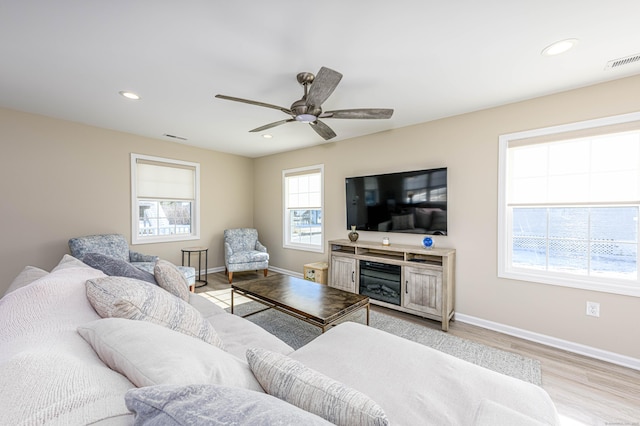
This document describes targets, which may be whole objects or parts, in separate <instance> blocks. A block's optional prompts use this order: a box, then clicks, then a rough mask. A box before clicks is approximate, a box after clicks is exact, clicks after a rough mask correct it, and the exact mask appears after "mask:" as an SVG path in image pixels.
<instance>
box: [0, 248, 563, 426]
mask: <svg viewBox="0 0 640 426" xmlns="http://www.w3.org/2000/svg"><path fill="white" fill-rule="evenodd" d="M185 297H186V300H183V299H180V298H179V297H178V296H174V295H172V294H171V293H169V291H165V290H163V288H161V287H159V286H156V285H154V284H150V283H148V282H142V281H137V280H133V279H131V278H122V277H107V276H105V274H103V273H102V272H101V271H98V270H96V269H93V268H90V267H88V266H87V265H85V264H83V263H82V262H80V261H78V260H77V259H74V258H72V257H71V256H65V257H64V258H63V259H62V260H61V261H60V263H59V264H58V266H56V267H55V268H54V269H53V270H52V271H51V272H47V271H43V270H41V269H39V268H35V267H25V269H24V270H23V272H22V273H21V274H20V275H19V276H18V277H16V279H15V280H14V282H13V283H12V284H11V286H10V287H9V291H8V293H7V294H5V295H4V296H3V297H2V299H0V324H2V325H3V327H2V328H1V329H0V377H2V383H3V385H2V387H1V388H0V412H2V422H4V423H5V424H12V425H18V424H24V425H35V424H54V425H76V424H78V425H79V424H100V425H131V424H133V422H134V420H135V419H136V416H137V418H138V420H141V419H142V418H143V417H146V418H147V419H148V420H149V419H154V420H153V421H156V422H157V423H155V424H178V420H179V421H181V422H183V423H180V424H187V423H188V422H192V423H190V424H233V425H243V424H251V425H253V424H273V423H275V422H278V423H279V424H328V423H327V420H330V421H331V422H334V423H336V424H349V425H358V424H376V425H385V424H392V425H413V424H420V425H423V424H433V425H438V426H442V425H491V426H496V425H556V424H558V417H557V413H556V410H555V407H554V405H553V403H552V402H551V400H550V398H549V396H548V395H547V393H546V392H545V391H544V390H543V389H541V388H540V387H538V386H535V385H532V384H530V383H526V382H523V381H520V380H517V379H514V378H511V377H508V376H504V375H501V374H499V373H496V372H493V371H489V370H486V369H484V368H482V367H478V366H476V365H473V364H470V363H467V362H465V361H462V360H460V359H457V358H454V357H452V356H449V355H446V354H443V353H441V352H438V351H436V350H434V349H431V348H429V347H426V346H422V345H419V344H417V343H414V342H410V341H408V340H404V339H402V338H399V337H396V336H393V335H391V334H387V333H385V332H382V331H379V330H377V329H374V328H371V327H367V326H365V325H362V324H357V323H345V324H342V325H339V326H337V327H335V328H333V329H331V330H329V331H328V332H326V333H325V334H323V335H322V336H320V337H318V338H317V339H315V340H314V341H312V342H311V343H309V344H307V345H305V346H303V347H302V348H300V349H298V350H296V351H293V350H292V348H291V347H289V346H288V345H287V344H285V343H284V342H282V341H281V340H279V339H277V338H276V337H275V336H273V335H271V334H269V333H267V332H266V331H265V330H263V329H262V328H260V327H258V326H256V325H255V324H253V323H251V322H249V321H247V320H245V319H243V318H240V317H238V316H236V315H231V314H229V313H227V312H226V311H225V310H223V309H222V308H220V307H218V306H216V305H215V304H213V303H211V302H210V301H208V300H207V299H205V298H204V297H201V296H199V295H196V294H193V293H187V294H186V296H185ZM118 310H119V313H118V312H116V311H118ZM98 312H100V313H101V314H99V313H98ZM109 312H110V313H111V314H108V313H109ZM101 315H102V316H105V317H104V318H102V316H101ZM125 316H129V317H130V318H134V319H130V318H125ZM265 391H267V392H265ZM134 413H135V414H134ZM274 416H275V417H274ZM150 421H151V420H150Z"/></svg>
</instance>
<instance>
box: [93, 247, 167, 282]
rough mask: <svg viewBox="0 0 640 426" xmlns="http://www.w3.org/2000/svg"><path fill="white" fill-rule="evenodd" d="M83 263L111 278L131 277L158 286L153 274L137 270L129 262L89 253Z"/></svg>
mask: <svg viewBox="0 0 640 426" xmlns="http://www.w3.org/2000/svg"><path fill="white" fill-rule="evenodd" d="M82 261H83V262H84V263H86V264H87V265H89V266H91V267H92V268H95V269H98V270H100V271H102V272H104V273H105V274H107V275H109V276H116V277H129V278H135V279H138V280H142V281H147V282H150V283H152V284H157V283H156V280H155V278H154V277H153V275H152V274H150V273H148V272H146V271H143V270H141V269H138V268H136V267H135V266H133V265H132V264H130V263H129V262H127V261H124V260H121V259H116V258H115V257H111V256H106V255H104V254H101V253H87V254H86V255H85V256H84V257H83V258H82Z"/></svg>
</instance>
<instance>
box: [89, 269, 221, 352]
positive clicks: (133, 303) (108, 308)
mask: <svg viewBox="0 0 640 426" xmlns="http://www.w3.org/2000/svg"><path fill="white" fill-rule="evenodd" d="M86 287H87V298H88V299H89V302H90V303H91V305H92V306H93V308H94V309H95V310H96V312H97V313H98V315H100V316H101V317H103V318H110V317H115V318H126V319H134V320H141V321H149V322H152V323H155V324H158V325H162V326H164V327H167V328H170V329H172V330H175V331H179V332H180V333H184V334H187V335H189V336H193V337H197V338H199V339H202V340H204V341H205V342H207V343H211V344H212V345H215V346H217V347H219V348H223V344H222V340H220V337H218V334H217V333H216V331H215V330H214V328H213V326H212V325H211V323H209V321H207V320H206V319H205V318H204V317H203V316H202V315H201V314H200V312H198V311H197V310H196V309H195V308H194V307H193V306H191V305H189V304H188V303H187V302H185V301H184V300H181V299H178V298H177V297H173V296H172V295H171V294H169V293H168V292H166V291H164V290H163V289H161V288H160V287H158V286H155V285H151V284H150V283H148V282H145V281H140V280H136V279H134V278H125V277H105V278H98V279H91V280H87V282H86Z"/></svg>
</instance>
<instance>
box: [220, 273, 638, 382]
mask: <svg viewBox="0 0 640 426" xmlns="http://www.w3.org/2000/svg"><path fill="white" fill-rule="evenodd" d="M269 270H270V271H273V272H278V273H280V274H286V275H291V276H293V277H296V278H303V276H302V273H301V272H294V271H289V270H287V269H282V268H277V267H273V266H269ZM220 271H224V267H219V268H213V269H211V268H210V269H209V270H208V272H209V273H211V272H220ZM455 319H456V321H460V322H464V323H467V324H471V325H476V326H478V327H482V328H486V329H488V330H493V331H497V332H499V333H503V334H508V335H509V336H515V337H519V338H521V339H524V340H529V341H532V342H536V343H541V344H543V345H547V346H551V347H553V348H558V349H562V350H565V351H568V352H573V353H576V354H580V355H584V356H588V357H590V358H595V359H599V360H602V361H606V362H610V363H612V364H616V365H621V366H623V367H628V368H632V369H634V370H640V359H638V358H632V357H630V356H626V355H620V354H617V353H615V352H609V351H605V350H602V349H598V348H594V347H592V346H587V345H582V344H580V343H574V342H570V341H568V340H562V339H558V338H556V337H552V336H547V335H545V334H539V333H534V332H532V331H528V330H524V329H521V328H516V327H512V326H510V325H505V324H500V323H497V322H493V321H488V320H484V319H482V318H477V317H473V316H471V315H465V314H461V313H459V312H456V314H455Z"/></svg>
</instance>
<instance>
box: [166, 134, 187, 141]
mask: <svg viewBox="0 0 640 426" xmlns="http://www.w3.org/2000/svg"><path fill="white" fill-rule="evenodd" d="M162 136H166V137H168V138H173V139H179V140H181V141H186V140H187V138H183V137H182V136H176V135H170V134H169V133H165V134H164V135H162Z"/></svg>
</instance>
